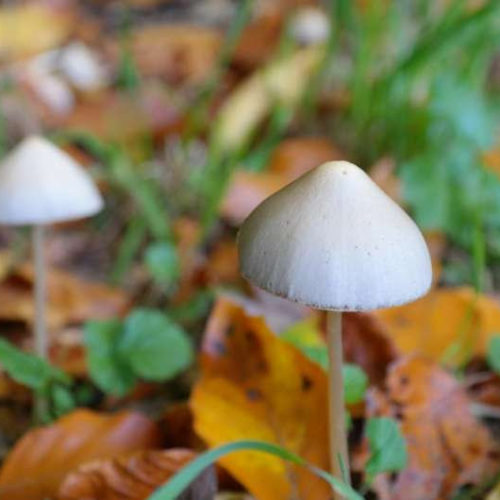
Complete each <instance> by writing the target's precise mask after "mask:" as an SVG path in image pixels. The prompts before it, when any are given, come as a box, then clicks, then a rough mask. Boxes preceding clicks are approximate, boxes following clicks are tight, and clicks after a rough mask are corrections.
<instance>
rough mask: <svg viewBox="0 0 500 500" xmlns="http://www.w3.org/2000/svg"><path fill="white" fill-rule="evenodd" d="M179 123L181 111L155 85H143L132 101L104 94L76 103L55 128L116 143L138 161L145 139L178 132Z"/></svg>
mask: <svg viewBox="0 0 500 500" xmlns="http://www.w3.org/2000/svg"><path fill="white" fill-rule="evenodd" d="M180 123H181V111H180V109H179V107H178V105H177V104H176V103H174V101H173V100H172V98H171V96H170V95H169V94H167V93H166V91H165V90H164V89H162V88H160V87H159V86H158V85H153V84H148V83H145V84H144V85H141V88H140V90H139V91H138V95H137V96H136V97H135V98H134V99H130V96H128V95H123V93H120V92H118V91H114V90H108V91H105V92H101V93H99V94H98V95H96V96H94V97H93V99H92V100H86V101H83V102H80V103H77V105H76V106H75V108H74V110H73V112H72V113H71V114H70V115H68V116H67V117H66V118H65V119H64V120H63V121H61V122H60V123H58V125H59V126H61V127H65V128H68V129H72V130H83V131H88V132H91V133H92V134H94V135H96V136H98V137H100V138H101V139H103V140H106V141H111V142H118V143H119V144H121V145H123V146H124V147H126V148H127V151H129V152H132V153H133V154H134V155H135V156H136V157H138V158H139V159H142V156H143V155H144V153H143V152H141V151H140V147H143V146H144V139H145V138H148V137H150V135H151V134H153V135H154V136H155V137H162V136H164V135H166V134H168V133H170V132H172V131H178V130H180V127H181V125H180ZM141 155H142V156H141Z"/></svg>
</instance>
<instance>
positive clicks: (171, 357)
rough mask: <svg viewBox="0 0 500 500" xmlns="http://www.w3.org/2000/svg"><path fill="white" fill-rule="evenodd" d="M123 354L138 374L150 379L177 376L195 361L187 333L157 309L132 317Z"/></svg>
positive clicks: (137, 312)
mask: <svg viewBox="0 0 500 500" xmlns="http://www.w3.org/2000/svg"><path fill="white" fill-rule="evenodd" d="M119 351H120V355H121V357H122V359H126V360H127V362H128V363H129V364H130V366H131V367H132V369H133V370H134V373H135V374H136V375H138V376H140V377H142V378H145V379H148V380H157V381H160V380H166V379H169V378H171V377H174V376H175V375H177V374H178V373H180V372H181V371H182V370H184V369H185V368H187V367H188V366H189V364H190V363H191V361H192V360H193V347H192V345H191V342H190V341H189V339H188V337H187V335H186V333H185V332H184V330H182V328H181V327H180V326H179V325H177V324H176V323H174V322H173V321H172V320H171V319H170V318H168V317H167V316H166V315H165V314H163V313H161V312H159V311H155V310H153V309H136V310H135V311H134V312H132V314H130V315H129V316H128V318H127V319H126V321H125V330H124V334H123V337H122V339H121V342H120V347H119Z"/></svg>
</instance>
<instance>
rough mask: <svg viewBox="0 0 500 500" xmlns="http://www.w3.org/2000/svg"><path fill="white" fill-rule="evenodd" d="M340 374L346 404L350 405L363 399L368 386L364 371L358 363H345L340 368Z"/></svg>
mask: <svg viewBox="0 0 500 500" xmlns="http://www.w3.org/2000/svg"><path fill="white" fill-rule="evenodd" d="M342 374H343V377H344V400H345V402H346V404H348V405H352V404H356V403H359V402H361V401H363V398H364V397H365V392H366V388H367V386H368V377H367V376H366V373H365V372H364V371H363V370H362V369H361V368H360V367H359V366H358V365H354V364H351V363H345V364H344V366H343V368H342Z"/></svg>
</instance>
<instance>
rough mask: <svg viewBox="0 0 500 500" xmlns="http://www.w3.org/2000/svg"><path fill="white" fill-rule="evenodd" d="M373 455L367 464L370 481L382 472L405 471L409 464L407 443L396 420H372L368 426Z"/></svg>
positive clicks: (367, 432) (367, 433) (368, 436)
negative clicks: (407, 463)
mask: <svg viewBox="0 0 500 500" xmlns="http://www.w3.org/2000/svg"><path fill="white" fill-rule="evenodd" d="M366 436H367V438H368V443H369V445H370V450H371V455H370V458H369V460H368V463H367V464H366V469H365V470H366V474H367V477H368V481H371V479H372V478H373V477H374V476H376V475H377V474H380V473H381V472H396V471H399V470H401V469H404V467H405V466H406V462H407V451H406V442H405V439H404V437H403V436H402V434H401V432H400V430H399V427H398V425H397V423H396V421H395V420H393V419H391V418H385V417H381V418H371V419H369V420H368V423H367V424H366Z"/></svg>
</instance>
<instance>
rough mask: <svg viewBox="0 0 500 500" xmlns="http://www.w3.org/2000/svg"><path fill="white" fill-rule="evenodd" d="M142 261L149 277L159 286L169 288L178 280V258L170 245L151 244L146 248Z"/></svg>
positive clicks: (173, 247)
mask: <svg viewBox="0 0 500 500" xmlns="http://www.w3.org/2000/svg"><path fill="white" fill-rule="evenodd" d="M144 261H145V264H146V267H147V268H148V271H149V272H150V274H151V276H152V277H153V279H154V280H155V281H156V282H157V283H159V284H160V285H169V286H170V285H172V284H173V283H174V282H175V281H176V280H177V279H178V278H179V272H180V271H179V269H180V263H179V256H178V254H177V250H176V248H175V246H174V245H173V244H172V243H169V242H160V243H153V244H152V245H150V246H149V247H148V248H147V250H146V253H145V255H144Z"/></svg>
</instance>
